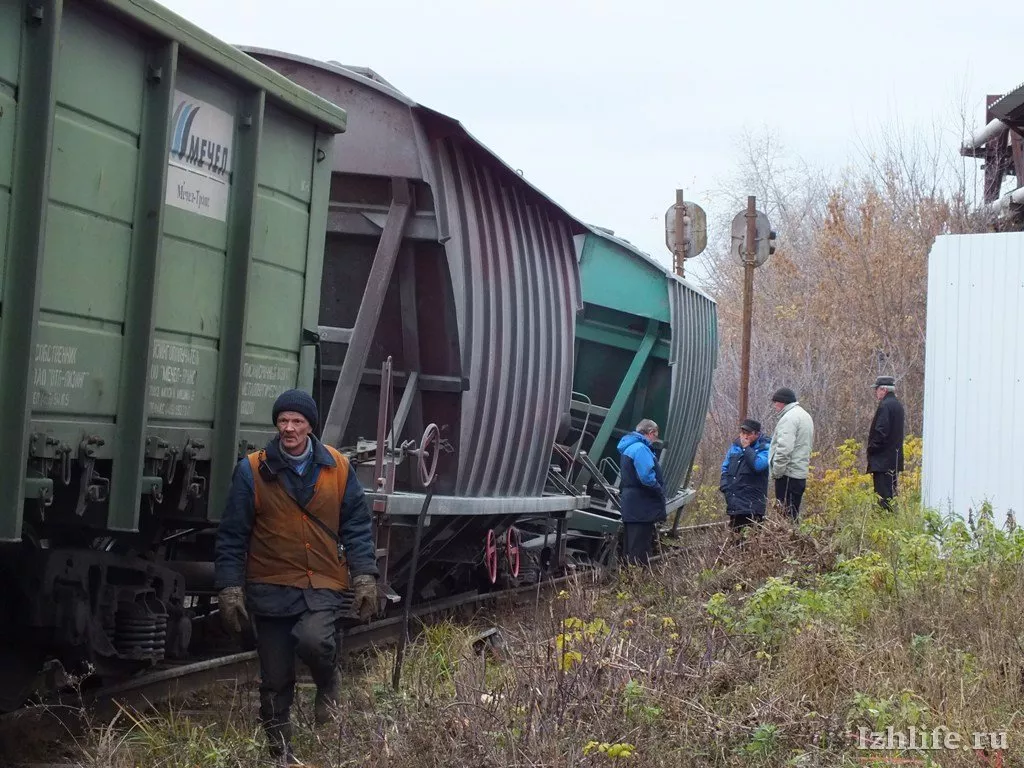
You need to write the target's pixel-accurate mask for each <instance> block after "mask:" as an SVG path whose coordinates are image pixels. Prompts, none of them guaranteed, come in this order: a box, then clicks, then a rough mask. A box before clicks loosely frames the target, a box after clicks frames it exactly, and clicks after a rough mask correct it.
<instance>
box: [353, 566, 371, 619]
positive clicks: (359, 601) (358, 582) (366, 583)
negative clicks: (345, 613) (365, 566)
mask: <svg viewBox="0 0 1024 768" xmlns="http://www.w3.org/2000/svg"><path fill="white" fill-rule="evenodd" d="M352 592H353V598H352V610H354V611H355V612H356V613H358V614H359V620H360V621H369V619H370V617H371V616H373V614H374V612H375V611H376V610H377V579H376V578H374V577H373V576H372V575H370V574H368V573H364V574H361V575H359V576H356V577H355V578H354V579H352Z"/></svg>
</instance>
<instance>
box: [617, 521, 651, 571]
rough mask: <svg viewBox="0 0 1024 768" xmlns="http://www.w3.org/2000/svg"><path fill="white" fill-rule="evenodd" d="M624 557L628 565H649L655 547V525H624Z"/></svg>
mask: <svg viewBox="0 0 1024 768" xmlns="http://www.w3.org/2000/svg"><path fill="white" fill-rule="evenodd" d="M623 525H624V527H625V529H626V531H625V541H623V547H622V550H623V551H622V555H623V558H624V559H625V561H626V565H648V564H649V563H650V559H651V551H652V549H653V546H654V525H655V524H654V523H624V524H623Z"/></svg>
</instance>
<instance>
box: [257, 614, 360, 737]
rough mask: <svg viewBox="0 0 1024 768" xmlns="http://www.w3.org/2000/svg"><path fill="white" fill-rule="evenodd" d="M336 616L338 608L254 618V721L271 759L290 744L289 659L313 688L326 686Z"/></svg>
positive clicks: (330, 673)
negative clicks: (306, 675)
mask: <svg viewBox="0 0 1024 768" xmlns="http://www.w3.org/2000/svg"><path fill="white" fill-rule="evenodd" d="M340 618H341V612H340V611H338V610H324V611H306V612H305V613H300V614H298V615H296V616H255V617H254V623H255V625H256V651H257V653H258V655H259V658H260V721H261V722H262V724H263V729H264V730H265V731H266V734H267V741H268V742H269V744H270V750H271V753H273V754H275V755H279V754H281V753H282V752H283V750H284V748H285V747H286V746H288V745H289V744H290V742H291V733H292V728H291V723H290V722H289V717H290V715H291V707H292V699H293V698H294V697H295V655H296V654H298V656H299V658H300V659H302V662H303V663H304V664H305V665H306V666H308V667H309V671H310V673H311V674H312V676H313V682H315V683H316V685H317V687H318V688H323V687H325V686H328V685H330V682H331V679H332V676H333V675H334V670H335V664H336V663H337V660H338V650H339V647H338V646H339V643H340V634H339V631H338V620H339V619H340Z"/></svg>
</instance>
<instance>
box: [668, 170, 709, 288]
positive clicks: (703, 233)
mask: <svg viewBox="0 0 1024 768" xmlns="http://www.w3.org/2000/svg"><path fill="white" fill-rule="evenodd" d="M707 244H708V217H707V214H706V213H705V212H704V209H703V208H701V207H700V206H699V205H697V204H696V203H688V202H686V199H685V198H684V197H683V190H681V189H677V190H676V201H675V203H673V204H672V205H670V206H669V209H668V210H667V211H665V247H666V248H668V250H669V252H670V253H671V254H672V273H673V274H676V275H679V277H684V270H685V268H684V266H683V265H684V264H685V262H686V260H687V259H692V258H694V257H696V256H698V255H699V254H701V253H703V252H704V249H705V248H706V247H707Z"/></svg>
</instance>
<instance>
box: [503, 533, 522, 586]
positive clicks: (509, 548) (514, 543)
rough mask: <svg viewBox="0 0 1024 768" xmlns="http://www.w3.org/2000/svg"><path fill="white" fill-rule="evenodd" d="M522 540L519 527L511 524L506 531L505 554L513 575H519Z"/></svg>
mask: <svg viewBox="0 0 1024 768" xmlns="http://www.w3.org/2000/svg"><path fill="white" fill-rule="evenodd" d="M520 542H521V539H520V536H519V529H518V528H516V527H515V526H514V525H510V526H509V528H508V530H507V531H505V556H506V557H507V558H508V568H509V570H510V571H511V572H512V576H513V577H518V576H519V544H520Z"/></svg>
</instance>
